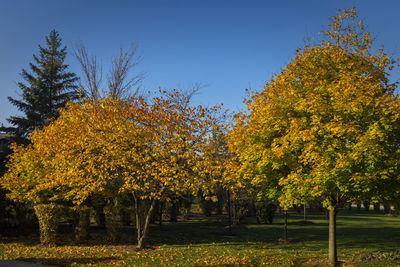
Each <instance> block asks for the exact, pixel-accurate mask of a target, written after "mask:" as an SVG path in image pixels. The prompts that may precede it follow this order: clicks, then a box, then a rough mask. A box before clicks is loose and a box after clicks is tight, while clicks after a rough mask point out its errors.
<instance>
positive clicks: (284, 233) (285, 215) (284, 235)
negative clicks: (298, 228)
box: [283, 210, 288, 242]
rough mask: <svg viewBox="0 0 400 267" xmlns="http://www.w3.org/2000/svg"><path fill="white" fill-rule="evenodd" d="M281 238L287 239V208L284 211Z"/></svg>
mask: <svg viewBox="0 0 400 267" xmlns="http://www.w3.org/2000/svg"><path fill="white" fill-rule="evenodd" d="M283 239H284V240H285V242H287V241H288V239H287V210H285V212H284V223H283Z"/></svg>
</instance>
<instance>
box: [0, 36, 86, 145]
mask: <svg viewBox="0 0 400 267" xmlns="http://www.w3.org/2000/svg"><path fill="white" fill-rule="evenodd" d="M66 55H67V52H66V47H65V46H64V47H63V46H62V44H61V38H60V36H59V34H58V33H57V32H56V31H55V30H52V31H51V32H50V34H49V36H47V37H46V46H45V47H42V46H41V45H39V55H38V56H36V55H33V59H34V63H30V69H31V71H32V72H28V71H27V70H25V69H23V70H22V74H21V75H22V78H23V79H24V80H25V82H26V83H24V82H19V83H18V87H19V88H20V89H21V91H22V93H21V97H22V99H20V100H18V99H14V98H12V97H9V98H8V99H9V101H10V102H11V103H12V104H13V105H15V106H17V108H18V109H19V110H20V111H22V112H23V113H24V115H23V116H11V117H10V118H8V119H7V121H8V122H9V123H11V124H12V125H13V126H15V127H3V128H2V130H3V131H5V132H7V133H10V134H12V135H14V136H16V137H20V138H23V139H26V138H27V137H28V134H29V132H30V131H32V130H33V129H34V128H35V127H39V128H41V127H43V126H44V125H46V124H47V123H49V121H50V119H51V118H54V117H57V116H58V109H59V108H61V107H63V106H64V105H65V104H66V103H67V101H69V100H75V99H77V98H78V97H79V94H78V91H77V86H76V82H77V80H78V77H76V75H75V74H74V73H72V72H68V71H67V68H68V65H66V64H65V63H64V60H65V57H66ZM17 141H18V139H17Z"/></svg>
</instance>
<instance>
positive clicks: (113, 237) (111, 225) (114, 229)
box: [104, 203, 121, 242]
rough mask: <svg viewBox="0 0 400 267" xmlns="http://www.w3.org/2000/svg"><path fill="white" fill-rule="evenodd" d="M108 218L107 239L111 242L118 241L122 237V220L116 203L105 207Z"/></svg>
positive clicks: (106, 217)
mask: <svg viewBox="0 0 400 267" xmlns="http://www.w3.org/2000/svg"><path fill="white" fill-rule="evenodd" d="M104 215H105V219H106V230H107V239H108V241H110V242H117V241H118V240H119V239H120V230H121V220H120V218H119V211H118V209H117V207H116V205H112V204H111V203H109V204H107V205H106V206H105V207H104Z"/></svg>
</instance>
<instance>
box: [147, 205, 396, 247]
mask: <svg viewBox="0 0 400 267" xmlns="http://www.w3.org/2000/svg"><path fill="white" fill-rule="evenodd" d="M302 219H303V216H301V215H291V216H290V217H289V223H288V237H289V238H292V239H293V240H294V241H295V242H294V243H291V244H287V245H285V244H276V243H275V242H276V240H277V239H279V238H281V237H282V236H283V225H282V220H283V219H282V217H281V216H277V218H276V220H275V223H274V224H267V225H265V224H253V223H252V222H251V221H250V222H245V223H244V224H241V225H239V226H237V227H233V228H232V229H229V228H226V225H227V223H226V222H225V223H224V222H215V221H212V220H210V221H188V222H179V223H165V224H164V225H163V226H162V228H161V229H160V228H159V227H157V226H152V227H151V230H150V234H149V242H150V243H151V244H153V245H155V244H157V245H159V244H166V245H185V244H206V243H222V244H223V243H226V242H229V243H230V245H232V244H242V245H243V243H263V244H265V243H268V244H269V245H270V246H271V245H272V246H274V247H279V248H282V249H285V248H288V249H293V248H296V247H299V248H300V247H301V246H305V245H306V246H307V248H308V249H311V250H321V248H325V247H327V245H328V221H327V219H326V217H325V216H324V215H311V216H308V218H307V219H308V220H310V221H312V222H313V224H309V225H302V224H298V223H297V222H298V221H300V220H302ZM337 242H338V246H339V247H346V248H366V247H367V248H370V249H377V250H380V249H384V248H385V247H390V248H397V247H398V244H399V243H400V220H399V218H396V217H384V216H382V215H380V214H374V213H371V212H370V213H356V214H355V213H351V212H344V213H343V214H340V213H339V216H338V222H337ZM246 246H247V244H246ZM257 246H258V245H257Z"/></svg>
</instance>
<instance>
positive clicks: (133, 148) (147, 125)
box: [0, 91, 213, 249]
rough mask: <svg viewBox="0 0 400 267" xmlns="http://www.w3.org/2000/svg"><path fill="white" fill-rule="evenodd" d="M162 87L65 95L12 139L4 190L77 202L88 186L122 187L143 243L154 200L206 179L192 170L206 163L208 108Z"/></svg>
mask: <svg viewBox="0 0 400 267" xmlns="http://www.w3.org/2000/svg"><path fill="white" fill-rule="evenodd" d="M165 94H167V95H166V96H165V95H164V96H163V95H161V96H159V97H155V98H154V99H153V100H152V102H150V103H147V102H146V101H144V100H143V99H142V98H139V99H135V98H131V99H129V100H121V99H116V98H113V97H109V98H106V99H101V100H98V101H91V100H86V101H84V102H83V103H69V104H68V105H67V106H66V108H65V109H62V110H61V111H60V114H61V115H60V117H59V118H58V119H56V120H54V121H53V122H52V123H51V124H49V125H47V126H45V127H44V128H43V129H42V130H37V131H35V132H33V133H32V134H31V136H30V137H31V144H30V145H28V146H27V147H24V146H18V145H13V154H12V155H11V158H10V162H9V164H8V171H7V173H6V174H5V175H4V176H3V177H2V179H1V182H0V183H1V184H2V185H3V186H4V187H5V188H7V189H8V190H9V191H10V194H9V197H10V198H12V199H15V200H19V201H25V202H33V203H49V202H57V201H65V200H67V201H73V202H74V203H76V204H78V205H80V204H82V203H85V201H87V200H88V199H89V198H90V197H91V196H93V195H94V194H96V195H98V194H102V195H103V196H104V197H105V198H115V197H116V196H117V195H118V194H119V193H122V192H128V193H130V194H131V195H132V196H133V198H134V200H135V201H134V202H135V212H136V218H137V219H136V224H137V225H136V228H137V239H138V248H139V249H141V248H143V247H144V245H145V240H146V237H147V233H148V228H149V223H150V218H151V215H152V212H153V210H154V206H155V203H156V201H157V200H165V199H166V198H167V197H168V195H171V194H172V195H177V194H178V195H179V194H181V193H186V192H187V191H188V190H190V191H191V192H192V193H193V194H195V193H197V191H198V189H199V188H201V187H202V186H206V185H207V181H206V180H205V179H203V178H202V176H201V175H199V173H200V170H201V169H202V168H203V167H202V166H207V165H205V164H200V162H201V161H202V157H201V155H204V153H206V152H204V151H205V149H204V147H205V144H206V143H207V142H206V140H207V138H208V134H207V132H208V130H209V127H210V125H211V124H212V123H213V122H212V119H211V117H210V112H212V110H208V109H204V108H202V107H201V106H197V107H191V106H183V105H186V104H187V101H182V102H179V101H175V99H178V98H181V99H185V97H184V95H182V94H181V93H180V92H178V91H172V92H170V93H167V92H165ZM204 191H206V190H204ZM167 192H168V195H166V193H167ZM141 211H143V213H141Z"/></svg>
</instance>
